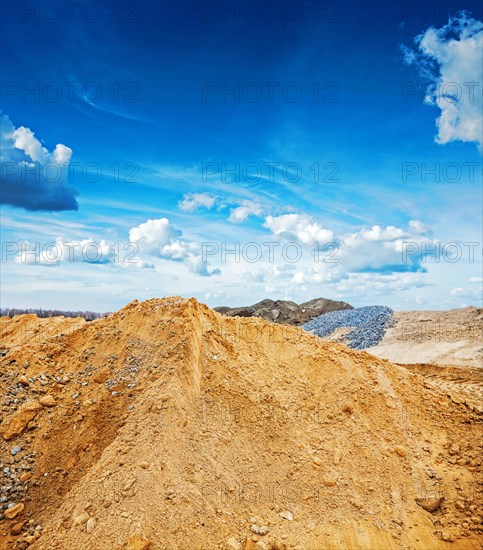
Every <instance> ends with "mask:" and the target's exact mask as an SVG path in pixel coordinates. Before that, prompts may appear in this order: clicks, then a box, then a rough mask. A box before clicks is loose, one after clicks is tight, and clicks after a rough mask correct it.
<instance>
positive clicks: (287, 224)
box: [263, 214, 334, 246]
mask: <svg viewBox="0 0 483 550" xmlns="http://www.w3.org/2000/svg"><path fill="white" fill-rule="evenodd" d="M263 225H264V227H266V228H268V229H270V231H271V232H272V233H273V234H274V235H277V236H278V237H283V238H284V239H287V240H289V241H298V242H300V243H301V244H304V245H306V246H310V245H313V244H314V243H319V244H320V243H328V242H331V241H332V240H333V238H334V234H333V232H332V231H331V230H330V229H326V228H325V227H323V226H322V225H321V224H319V223H318V222H317V221H315V220H314V219H313V218H311V217H310V216H308V215H307V214H282V215H281V216H267V217H266V218H265V223H264V224H263Z"/></svg>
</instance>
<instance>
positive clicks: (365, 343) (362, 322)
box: [302, 306, 393, 349]
mask: <svg viewBox="0 0 483 550" xmlns="http://www.w3.org/2000/svg"><path fill="white" fill-rule="evenodd" d="M392 313H393V311H392V309H391V308H388V307H385V306H366V307H359V308H357V309H351V310H347V311H334V312H332V313H325V314H324V315H320V317H316V318H315V319H312V321H309V322H308V323H306V324H305V325H302V328H303V329H305V330H307V331H308V332H312V333H313V334H316V335H317V336H320V337H321V338H323V337H324V336H329V335H330V334H332V332H334V330H336V329H338V328H341V327H355V328H354V330H352V331H351V332H349V333H348V334H346V335H345V337H344V342H345V343H346V344H347V345H348V346H349V347H350V348H353V349H366V348H370V347H371V346H375V345H376V344H378V343H379V342H380V341H381V340H382V339H383V337H384V333H385V331H386V328H389V326H390V325H391V318H392Z"/></svg>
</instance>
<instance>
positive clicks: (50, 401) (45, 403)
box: [39, 395, 57, 407]
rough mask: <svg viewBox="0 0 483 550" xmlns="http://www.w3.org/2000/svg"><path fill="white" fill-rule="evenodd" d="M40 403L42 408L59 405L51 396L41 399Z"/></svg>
mask: <svg viewBox="0 0 483 550" xmlns="http://www.w3.org/2000/svg"><path fill="white" fill-rule="evenodd" d="M39 403H40V404H41V405H42V407H55V405H57V403H56V401H55V399H54V398H53V397H52V396H51V395H44V396H43V397H41V398H40V399H39Z"/></svg>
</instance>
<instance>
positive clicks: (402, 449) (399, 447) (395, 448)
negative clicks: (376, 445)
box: [394, 445, 406, 456]
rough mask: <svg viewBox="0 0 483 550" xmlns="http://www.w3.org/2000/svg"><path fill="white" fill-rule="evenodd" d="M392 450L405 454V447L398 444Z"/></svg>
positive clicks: (398, 453) (400, 454)
mask: <svg viewBox="0 0 483 550" xmlns="http://www.w3.org/2000/svg"><path fill="white" fill-rule="evenodd" d="M394 452H395V453H396V454H397V455H399V456H406V449H405V448H404V447H401V446H400V445H398V446H397V447H394Z"/></svg>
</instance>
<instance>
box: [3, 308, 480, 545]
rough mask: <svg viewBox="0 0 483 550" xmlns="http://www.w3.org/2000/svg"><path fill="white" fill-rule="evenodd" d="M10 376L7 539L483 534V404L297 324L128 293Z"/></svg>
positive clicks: (263, 540)
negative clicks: (109, 311)
mask: <svg viewBox="0 0 483 550" xmlns="http://www.w3.org/2000/svg"><path fill="white" fill-rule="evenodd" d="M47 321H50V320H47ZM25 365H28V366H27V367H26V368H25ZM1 384H2V390H3V392H2V393H3V395H5V398H4V405H3V416H2V423H1V424H0V433H2V435H3V438H1V439H2V443H1V453H2V455H1V456H2V458H1V461H2V469H1V470H0V475H3V478H2V480H1V485H2V488H3V487H8V486H10V487H11V488H10V489H9V490H8V492H6V494H7V495H8V496H7V501H6V503H8V504H10V505H12V504H14V506H12V507H10V508H8V509H7V510H4V514H5V516H7V518H6V519H3V521H2V522H1V524H0V525H1V529H2V530H3V534H4V535H5V536H4V537H3V542H0V545H4V547H7V546H8V547H9V548H15V547H19V548H23V547H26V546H27V545H28V544H30V545H31V546H32V548H38V549H59V550H61V549H62V550H64V549H69V550H71V549H83V550H84V549H92V550H94V549H95V550H99V549H101V550H102V549H110V548H114V549H120V548H130V549H135V548H137V549H141V548H152V549H165V548H166V549H168V548H169V549H179V550H181V549H183V550H184V549H187V548H189V549H211V548H221V549H223V548H224V549H232V550H233V549H244V550H247V549H257V550H263V549H265V550H267V549H272V550H275V549H296V548H299V549H302V548H304V549H305V548H308V549H316V548H317V549H318V548H326V549H335V548H344V549H351V550H352V549H367V550H369V549H371V550H377V549H381V550H382V549H384V550H386V549H392V548H394V549H403V548H404V549H406V548H414V549H421V550H422V549H424V550H427V549H429V548H431V549H439V548H441V549H443V548H450V547H453V548H456V547H457V548H458V549H461V548H463V549H464V548H479V547H480V542H481V540H479V539H478V536H479V535H481V517H480V516H479V515H478V507H479V506H480V505H481V498H482V492H481V487H480V486H479V485H478V483H477V482H478V480H479V479H481V477H479V467H480V465H481V461H480V458H479V456H481V449H479V448H478V443H479V442H480V441H481V424H480V420H481V415H480V414H479V413H478V411H476V410H473V409H472V408H471V407H469V406H468V405H466V404H464V403H457V402H455V401H453V400H452V399H451V398H450V397H448V396H447V395H446V394H445V393H443V392H442V391H440V390H439V389H437V388H433V387H430V386H428V387H427V385H425V383H424V381H423V378H422V377H421V376H419V375H418V374H416V373H413V372H409V371H408V370H406V369H404V368H402V367H398V366H395V365H393V364H391V363H389V362H387V361H385V360H381V359H378V358H376V357H373V356H371V355H369V354H367V353H365V352H357V351H353V350H350V349H348V348H346V347H343V346H340V345H338V344H336V343H331V342H323V341H321V340H320V339H318V338H317V337H315V336H313V335H311V334H308V333H305V332H304V331H303V330H301V329H298V328H293V327H288V326H283V325H276V324H271V323H267V322H265V321H263V320H260V319H255V318H249V319H240V318H229V317H224V316H222V315H219V314H216V313H214V312H213V311H211V310H210V309H208V308H207V307H206V306H203V305H201V304H199V303H198V302H196V300H194V299H191V300H182V299H179V298H170V299H163V300H149V301H147V302H143V303H138V302H133V303H131V304H129V305H128V306H126V307H125V308H124V309H122V310H121V311H119V312H118V313H115V314H113V315H112V316H110V317H108V318H105V319H100V320H97V321H93V322H91V323H83V324H80V325H79V326H78V327H77V329H75V330H71V331H70V332H69V333H68V334H64V335H63V336H61V335H59V336H57V337H55V338H49V339H47V340H45V341H44V342H41V343H38V342H35V343H31V342H27V343H26V344H25V345H23V346H22V347H19V348H16V349H13V350H11V351H10V352H9V353H8V354H7V355H6V356H5V357H4V358H3V359H2V365H1ZM5 438H7V439H6V440H5ZM19 448H20V450H19ZM6 469H7V470H6ZM6 471H7V473H5V472H6ZM12 476H13V477H12ZM20 480H22V481H20ZM9 518H11V519H9ZM38 525H40V526H41V529H36V526H38ZM12 529H13V532H14V533H17V532H19V533H21V534H19V535H13V534H12ZM443 539H444V540H443ZM452 540H455V541H457V542H456V544H450V542H449V541H452ZM9 541H15V542H13V543H12V544H10V545H9V544H8V542H9Z"/></svg>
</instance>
